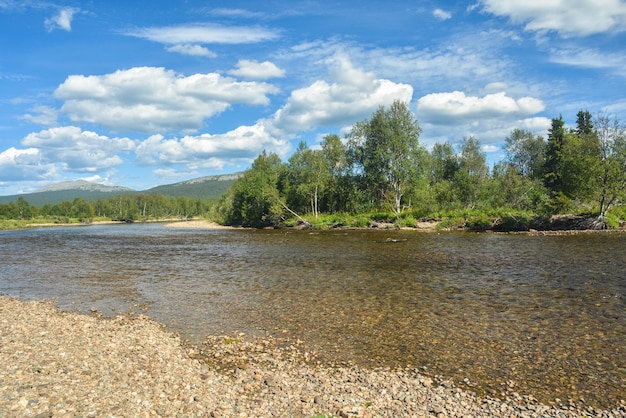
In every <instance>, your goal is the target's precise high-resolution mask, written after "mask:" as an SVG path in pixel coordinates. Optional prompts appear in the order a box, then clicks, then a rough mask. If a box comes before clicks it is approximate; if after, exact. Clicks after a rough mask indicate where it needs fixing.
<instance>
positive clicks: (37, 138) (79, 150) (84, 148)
mask: <svg viewBox="0 0 626 418" xmlns="http://www.w3.org/2000/svg"><path fill="white" fill-rule="evenodd" d="M22 145H24V146H27V147H31V148H33V149H37V150H38V153H39V155H40V156H41V157H42V160H44V161H45V162H47V163H51V164H57V163H58V164H60V166H61V168H62V169H63V170H64V171H76V172H95V171H98V170H102V169H106V168H109V167H113V166H116V165H119V164H121V163H122V159H121V158H120V157H119V155H118V154H119V153H123V152H130V151H132V150H134V148H135V143H134V142H133V141H132V140H130V139H128V138H109V137H106V136H102V135H98V134H96V133H95V132H90V131H82V130H81V129H80V128H78V127H76V126H62V127H57V128H50V129H45V130H43V131H40V132H33V133H31V134H29V135H27V136H26V137H25V138H24V139H23V140H22Z"/></svg>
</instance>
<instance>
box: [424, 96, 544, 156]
mask: <svg viewBox="0 0 626 418" xmlns="http://www.w3.org/2000/svg"><path fill="white" fill-rule="evenodd" d="M496 85H497V84H492V85H488V87H489V86H491V87H495V86H496ZM544 109H545V106H544V104H543V102H542V101H541V100H539V99H536V98H533V97H522V98H519V99H514V98H512V97H509V96H507V95H506V93H504V92H499V93H493V94H486V95H485V96H482V97H478V96H466V95H465V93H463V92H460V91H454V92H449V93H433V94H428V95H425V96H423V97H421V98H420V99H419V100H418V101H417V117H418V119H419V121H420V123H421V124H422V128H423V132H422V142H423V143H424V144H426V145H432V144H434V143H435V142H440V143H442V142H446V141H448V142H450V143H453V144H456V143H458V142H460V141H461V139H462V138H463V137H469V136H474V137H475V138H477V139H478V140H479V141H480V143H481V144H482V146H483V147H484V148H485V150H486V151H487V150H488V152H495V151H496V147H497V146H498V147H499V145H498V144H502V143H503V142H504V139H505V138H506V137H507V136H508V135H509V134H510V133H511V131H512V130H513V129H516V128H519V129H527V130H530V131H531V132H533V133H535V134H536V135H544V136H545V133H546V131H547V129H548V128H549V127H550V124H551V121H550V119H548V118H545V117H542V116H534V115H536V114H537V113H540V112H542V111H543V110H544Z"/></svg>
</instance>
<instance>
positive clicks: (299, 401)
mask: <svg viewBox="0 0 626 418" xmlns="http://www.w3.org/2000/svg"><path fill="white" fill-rule="evenodd" d="M0 416H1V417H103V416H107V417H113V416H115V417H138V416H141V417H144V416H145V417H153V416H164V417H165V416H166V417H170V416H184V417H187V416H202V417H205V416H210V417H250V416H254V417H269V416H280V417H314V416H324V417H330V416H334V417H428V416H437V417H467V416H472V417H539V416H551V417H552V416H559V417H580V416H605V417H623V416H626V405H620V406H619V407H618V408H616V409H615V410H613V411H611V412H606V411H605V412H597V411H593V410H592V409H589V408H585V409H577V408H576V407H575V406H560V407H559V408H555V407H548V406H544V405H538V404H537V403H535V401H534V399H533V398H532V397H522V396H519V395H514V397H513V398H509V399H507V400H503V401H500V400H496V399H490V398H487V399H481V398H478V397H476V396H475V395H473V394H472V393H468V392H464V391H462V390H461V389H458V388H456V387H454V385H453V384H452V383H451V382H447V381H443V382H435V381H433V380H432V379H431V378H429V377H426V376H422V375H420V374H419V373H417V371H415V370H412V369H406V370H400V371H389V370H364V369H359V368H356V367H330V366H323V365H320V364H319V363H316V362H315V361H314V360H312V359H311V358H310V357H309V354H308V353H306V352H303V351H302V350H300V349H299V348H298V342H289V341H282V342H278V341H275V340H272V339H264V340H259V341H244V340H243V338H242V337H236V338H225V337H210V338H208V339H207V342H206V343H205V344H203V345H202V346H201V347H188V346H186V345H184V344H183V343H182V342H181V340H180V339H179V337H178V336H176V335H173V334H171V333H168V332H166V331H165V330H164V329H163V327H162V326H161V325H159V324H158V323H156V322H154V321H152V320H150V319H148V318H146V317H143V316H119V317H116V318H114V319H103V318H101V317H99V316H97V315H82V314H77V313H67V312H60V311H58V310H57V309H56V308H55V307H54V305H52V304H50V303H43V302H21V301H19V300H17V299H14V298H9V297H4V296H0Z"/></svg>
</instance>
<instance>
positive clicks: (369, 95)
mask: <svg viewBox="0 0 626 418" xmlns="http://www.w3.org/2000/svg"><path fill="white" fill-rule="evenodd" d="M328 64H329V67H330V72H329V73H330V82H329V81H326V80H317V81H315V82H313V83H312V84H310V85H309V86H307V87H303V88H301V89H298V90H295V91H293V92H292V93H291V95H290V97H289V98H288V99H287V102H286V103H285V105H284V106H283V107H282V108H280V109H279V110H277V111H276V112H275V113H274V115H272V116H271V117H269V118H264V119H259V120H258V121H257V122H256V123H255V124H254V125H250V126H246V125H244V126H240V127H238V128H236V129H233V130H231V131H228V132H226V133H223V134H202V135H187V136H184V137H182V138H166V137H165V136H163V135H153V136H151V137H150V138H148V139H146V140H145V141H143V142H142V143H141V144H140V145H139V146H138V147H137V151H136V154H137V158H138V161H140V162H141V163H142V164H145V165H167V164H185V165H186V166H187V167H188V168H189V169H191V170H196V169H200V168H210V169H214V170H221V169H222V168H223V167H224V166H225V165H229V164H234V163H245V164H249V163H250V162H251V161H252V160H254V158H255V157H256V156H258V154H259V153H260V152H262V151H263V150H266V151H268V152H275V153H277V154H278V155H279V156H285V155H287V153H288V151H289V150H290V148H291V145H290V142H289V141H290V140H291V139H293V138H295V137H296V136H297V135H298V134H300V133H301V132H304V131H307V130H312V129H316V128H319V127H333V128H341V127H342V126H347V125H351V124H353V123H354V122H356V121H358V120H360V119H364V118H366V117H368V116H370V115H371V114H372V113H373V112H374V111H375V110H376V109H377V108H378V107H379V106H387V105H390V104H391V103H392V102H393V101H394V100H396V99H398V100H402V101H405V102H410V100H411V97H412V94H413V89H412V87H411V86H409V85H406V84H398V83H394V82H392V81H390V80H385V79H379V78H377V77H376V76H375V75H374V74H373V73H368V72H364V71H362V70H360V69H357V68H354V67H353V66H352V64H351V63H350V62H349V61H348V60H347V59H346V58H345V57H341V56H338V57H335V58H334V59H332V60H330V61H329V62H328Z"/></svg>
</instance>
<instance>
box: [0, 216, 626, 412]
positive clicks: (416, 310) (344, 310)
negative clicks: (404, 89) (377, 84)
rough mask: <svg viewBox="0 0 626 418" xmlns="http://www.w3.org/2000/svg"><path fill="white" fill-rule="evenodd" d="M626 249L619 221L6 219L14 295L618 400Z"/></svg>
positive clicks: (6, 285)
mask: <svg viewBox="0 0 626 418" xmlns="http://www.w3.org/2000/svg"><path fill="white" fill-rule="evenodd" d="M625 250H626V234H619V233H606V234H589V235H575V236H529V235H524V234H511V235H504V234H491V233H481V234H476V233H441V234H437V233H418V232H413V231H370V230H356V231H321V232H310V231H282V230H275V231H267V230H263V231H256V230H223V229H219V230H217V229H216V230H208V229H206V230H199V229H178V228H166V227H164V226H163V225H161V224H134V225H93V226H81V227H58V228H47V229H37V230H26V231H5V232H0V266H1V268H0V293H3V294H6V295H10V296H16V297H19V298H22V299H33V298H34V299H54V300H56V301H57V302H58V305H59V307H60V308H61V309H64V310H78V311H81V312H90V311H91V310H93V309H96V310H98V311H99V312H101V313H103V314H104V315H114V314H119V313H123V312H126V311H133V312H142V313H144V314H146V315H148V316H150V317H152V318H154V319H155V320H157V321H159V322H161V323H163V324H165V325H166V327H167V328H168V329H170V330H171V331H174V332H178V333H180V334H181V336H182V337H183V338H185V339H189V340H190V341H192V342H195V343H199V342H201V341H202V340H203V337H204V336H206V335H222V334H227V335H232V334H234V333H237V332H244V333H246V334H249V335H251V336H264V335H274V336H281V337H284V336H289V337H293V338H298V339H301V340H303V341H304V342H305V344H306V347H307V348H308V349H310V350H314V351H316V352H317V353H319V356H320V359H322V360H332V361H335V362H339V363H342V362H346V363H354V364H357V365H361V366H366V367H379V366H389V367H403V366H407V365H411V366H412V367H419V368H421V370H422V371H423V372H424V373H425V374H429V375H438V376H443V377H444V378H446V379H452V380H454V382H455V383H456V384H457V385H458V386H459V387H462V388H466V389H468V390H472V391H476V392H478V393H481V394H487V395H490V396H494V397H500V396H501V395H502V393H506V392H507V391H508V393H510V392H512V391H515V392H517V393H520V394H522V395H533V396H534V397H535V398H537V399H538V400H540V401H542V402H545V403H553V402H555V398H559V399H561V400H562V401H567V400H569V399H572V400H575V401H576V402H581V401H580V399H581V398H583V399H584V402H585V403H587V404H590V405H595V406H598V407H610V406H614V405H616V404H617V403H618V402H619V400H620V399H626V348H625V347H626V251H625Z"/></svg>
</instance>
